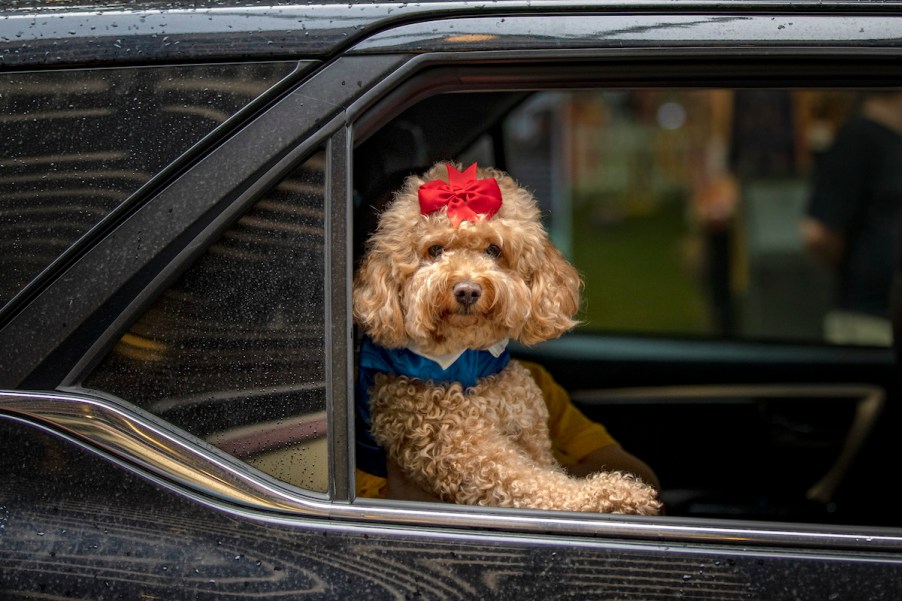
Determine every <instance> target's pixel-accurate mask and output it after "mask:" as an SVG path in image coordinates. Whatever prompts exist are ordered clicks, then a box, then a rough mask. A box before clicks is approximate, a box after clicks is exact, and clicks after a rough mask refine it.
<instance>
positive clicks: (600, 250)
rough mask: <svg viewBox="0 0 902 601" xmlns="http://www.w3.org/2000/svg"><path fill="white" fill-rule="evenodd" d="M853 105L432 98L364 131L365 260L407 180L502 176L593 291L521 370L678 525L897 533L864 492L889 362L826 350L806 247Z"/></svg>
mask: <svg viewBox="0 0 902 601" xmlns="http://www.w3.org/2000/svg"><path fill="white" fill-rule="evenodd" d="M860 95H861V94H860V92H859V91H858V90H854V89H852V90H850V89H762V90H747V89H730V88H701V89H699V88H691V89H690V88H672V87H663V88H662V87H657V88H640V87H635V88H603V89H576V90H536V91H523V90H515V91H501V92H485V91H479V90H476V91H472V92H458V93H449V94H437V95H433V96H429V97H427V98H425V99H422V100H420V101H418V102H416V103H415V104H413V105H410V106H407V107H405V108H403V110H399V111H398V112H397V114H396V115H395V116H393V118H391V119H390V120H388V122H387V123H386V124H385V125H384V126H382V127H380V128H378V129H373V130H372V131H368V130H367V128H366V127H363V128H362V130H363V133H364V135H363V136H362V137H364V139H363V141H362V143H360V144H359V145H358V146H357V148H356V151H355V155H354V177H355V181H354V184H355V203H356V205H355V244H354V246H355V254H357V255H358V256H359V253H360V251H361V250H362V248H363V246H362V245H363V242H364V240H365V238H366V236H367V233H368V232H369V231H370V230H371V229H372V227H373V224H374V216H375V215H376V214H378V212H379V210H380V207H382V206H384V203H385V202H387V200H388V199H389V198H390V193H391V191H392V190H393V189H395V188H397V187H398V186H399V185H400V182H401V181H403V179H404V177H405V176H406V175H409V174H411V173H417V172H422V171H423V170H424V169H425V168H426V167H428V166H430V165H431V164H432V163H433V162H435V161H439V160H447V159H453V160H457V161H459V162H461V163H462V164H463V165H465V166H466V165H468V164H470V163H471V162H474V161H477V162H478V163H479V164H481V165H482V164H486V165H493V166H496V167H499V168H501V169H503V170H505V171H507V172H509V173H510V174H511V175H512V176H513V177H514V178H515V179H517V180H518V181H519V182H520V183H521V184H523V185H525V186H526V187H527V188H529V189H531V190H532V191H533V193H534V194H535V196H536V197H537V200H538V202H539V204H540V206H541V208H542V210H543V214H544V216H545V218H546V225H547V227H548V228H549V230H550V233H551V236H552V238H553V240H554V241H555V242H556V243H557V244H558V246H559V247H561V249H562V250H563V251H564V252H565V254H566V255H567V256H568V257H569V258H570V259H571V260H572V261H573V262H574V263H575V265H576V266H577V268H578V269H579V270H580V271H581V273H582V274H583V277H584V279H585V283H586V288H585V297H586V298H585V301H584V303H585V304H584V308H583V313H582V315H581V319H582V323H581V325H580V326H579V327H577V328H576V330H575V331H574V332H572V333H570V334H567V335H565V336H564V337H562V338H561V339H559V340H556V341H552V342H548V343H544V344H540V345H537V346H536V347H535V348H526V347H522V346H519V347H517V348H516V355H517V356H518V357H520V358H524V359H529V360H532V361H537V362H539V363H541V364H543V365H544V366H545V367H546V368H547V369H548V370H549V371H550V372H551V373H552V375H553V376H554V377H555V378H556V380H557V381H558V382H559V383H560V384H561V385H563V386H564V388H566V389H567V390H568V391H569V392H570V394H571V397H572V399H573V401H574V402H575V403H576V404H577V406H578V407H579V408H580V409H581V410H582V411H583V412H584V413H585V414H586V415H587V416H589V417H590V418H592V419H594V420H596V421H599V422H601V423H603V424H604V425H605V426H606V427H607V428H608V430H609V431H610V432H611V433H612V435H613V436H614V437H615V439H617V440H618V442H620V443H621V444H622V445H623V446H624V448H626V449H627V450H629V451H630V452H632V453H633V454H635V455H637V456H639V457H640V458H642V459H643V460H645V461H646V462H647V463H649V464H650V465H651V466H652V467H653V469H655V471H656V472H657V474H658V477H659V478H660V480H661V483H662V487H663V498H664V501H665V504H666V510H667V514H668V515H669V516H692V517H720V518H737V519H751V520H781V521H784V520H785V521H792V522H822V523H843V524H858V525H865V524H867V525H881V526H888V525H896V524H897V523H898V517H897V516H896V515H895V514H894V513H895V512H893V511H892V510H891V509H890V507H889V503H888V502H887V500H885V499H874V498H873V496H874V495H872V494H870V493H868V492H866V491H867V490H868V488H867V486H868V484H867V483H871V482H879V481H881V480H882V478H883V477H884V470H885V468H883V467H881V466H882V465H885V464H884V460H883V459H882V458H883V457H886V456H887V454H888V453H890V452H891V448H892V447H891V442H890V441H891V437H892V434H891V432H892V431H893V429H894V427H893V425H892V424H894V423H896V421H895V420H896V419H897V410H896V408H895V403H893V402H892V399H891V398H890V397H891V395H892V394H894V390H893V384H892V363H893V358H892V350H891V349H890V348H888V347H887V346H886V345H885V343H883V342H881V341H876V342H873V341H864V342H863V343H860V344H854V345H853V344H848V343H846V344H836V343H834V342H831V341H828V340H827V339H826V338H825V335H824V331H823V325H822V324H823V321H824V319H825V316H826V315H827V313H828V311H829V302H830V294H831V288H830V287H831V284H832V282H831V280H830V277H831V276H830V274H829V273H828V272H827V271H826V270H825V269H824V268H822V267H821V266H820V265H817V264H815V263H814V261H813V260H812V259H811V257H810V256H808V255H807V253H806V251H805V249H804V248H803V245H802V241H801V239H800V235H799V222H800V220H801V218H802V217H803V215H804V212H805V205H806V202H807V200H808V199H807V196H808V194H809V190H810V185H809V181H810V177H811V173H812V170H813V169H814V167H815V166H814V164H815V162H816V161H817V159H818V156H819V154H820V153H822V152H823V151H824V150H825V149H826V148H827V147H828V146H829V143H830V140H831V139H832V136H833V135H835V132H836V130H837V128H838V127H839V126H840V125H841V124H842V122H843V121H844V120H845V119H847V118H848V117H849V116H850V115H851V114H852V113H853V111H854V110H855V107H856V103H857V102H858V100H859V98H860ZM718 203H720V204H721V205H722V206H717V204H718Z"/></svg>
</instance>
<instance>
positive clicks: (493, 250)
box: [485, 244, 501, 259]
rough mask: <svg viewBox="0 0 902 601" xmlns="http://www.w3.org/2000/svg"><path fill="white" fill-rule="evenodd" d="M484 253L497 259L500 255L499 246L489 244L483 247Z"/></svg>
mask: <svg viewBox="0 0 902 601" xmlns="http://www.w3.org/2000/svg"><path fill="white" fill-rule="evenodd" d="M485 254H487V255H488V256H490V257H492V258H493V259H497V258H498V257H500V256H501V247H500V246H498V245H497V244H489V245H488V246H487V247H486V249H485Z"/></svg>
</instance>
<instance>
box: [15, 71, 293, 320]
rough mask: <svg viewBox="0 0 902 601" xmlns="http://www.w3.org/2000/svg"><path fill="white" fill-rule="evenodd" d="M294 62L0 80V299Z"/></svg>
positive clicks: (39, 74)
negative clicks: (0, 150) (1, 147)
mask: <svg viewBox="0 0 902 601" xmlns="http://www.w3.org/2000/svg"><path fill="white" fill-rule="evenodd" d="M294 66H295V63H281V62H280V63H265V64H251V65H208V66H204V65H201V66H178V67H152V68H151V67H145V68H131V69H98V70H70V71H54V72H52V73H51V72H34V73H6V74H3V75H2V76H0V107H2V108H0V137H2V139H3V152H2V154H0V249H2V252H0V272H2V273H3V275H4V277H3V278H2V279H0V305H3V304H5V303H6V302H7V301H9V300H10V298H12V296H13V295H14V294H16V293H17V292H18V291H19V290H20V289H21V288H22V287H23V286H25V285H26V284H27V283H28V282H29V281H30V280H31V279H32V278H33V277H35V276H36V275H37V274H38V273H39V272H40V271H41V270H42V269H44V268H45V267H47V266H48V265H49V264H50V263H51V262H52V261H53V260H54V259H55V258H56V257H57V256H59V254H60V253H61V252H62V251H63V250H65V249H66V248H67V247H68V246H69V245H70V244H72V242H74V241H75V240H76V239H78V238H79V237H80V236H81V235H82V234H84V233H85V232H86V231H88V229H90V227H91V226H93V225H94V224H96V223H97V222H98V221H100V220H101V219H102V218H103V217H104V216H105V215H106V214H107V213H109V212H110V211H111V210H113V209H114V208H115V207H116V206H118V205H119V204H120V203H121V202H122V201H123V200H125V199H126V198H127V197H128V196H129V195H130V194H132V193H133V192H135V191H136V190H138V188H140V187H141V185H142V184H144V183H145V182H146V181H147V180H148V179H149V178H150V177H152V176H153V175H154V174H155V173H157V172H158V171H160V170H161V169H162V168H163V167H165V166H166V165H167V164H169V163H171V162H172V161H173V160H175V159H176V158H177V157H178V156H179V155H180V154H181V153H183V152H184V151H185V150H187V149H188V148H189V147H190V146H191V145H192V144H194V143H196V142H198V141H199V140H200V139H201V138H202V137H203V136H204V135H206V134H208V133H209V132H211V131H212V130H213V129H214V128H215V127H216V126H218V125H219V124H221V123H222V122H223V121H225V120H226V119H227V118H229V117H230V116H231V115H233V114H234V113H235V112H237V111H238V110H239V109H241V108H242V107H244V106H245V105H247V104H248V103H249V102H250V101H252V100H253V99H254V98H256V97H257V96H259V95H260V94H261V93H263V92H264V91H265V90H266V89H267V88H269V87H270V86H272V85H273V84H274V83H276V82H277V81H278V80H279V79H281V78H282V77H284V76H285V75H286V74H287V73H289V72H290V71H291V70H292V68H293V67H294Z"/></svg>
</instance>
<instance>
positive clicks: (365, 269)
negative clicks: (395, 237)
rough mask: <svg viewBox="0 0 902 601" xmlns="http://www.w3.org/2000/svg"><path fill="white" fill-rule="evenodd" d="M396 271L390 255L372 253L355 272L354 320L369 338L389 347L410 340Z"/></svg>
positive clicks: (397, 345) (400, 344)
mask: <svg viewBox="0 0 902 601" xmlns="http://www.w3.org/2000/svg"><path fill="white" fill-rule="evenodd" d="M396 272H397V266H393V265H392V263H391V261H390V255H389V254H386V253H369V254H367V255H366V257H365V258H364V260H363V263H362V264H361V265H360V268H359V269H358V270H357V273H356V274H355V275H354V291H353V298H352V305H353V311H354V320H355V321H356V322H357V324H358V325H359V326H360V327H361V328H362V329H363V331H364V332H365V333H366V334H367V335H368V336H369V337H370V338H372V339H373V340H374V341H375V342H377V343H378V344H380V345H382V346H385V347H387V348H396V347H400V346H404V345H405V344H406V343H407V336H406V334H405V331H404V314H403V313H402V311H401V288H400V283H399V281H398V277H397V273H396Z"/></svg>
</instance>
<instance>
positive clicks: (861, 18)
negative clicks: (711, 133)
mask: <svg viewBox="0 0 902 601" xmlns="http://www.w3.org/2000/svg"><path fill="white" fill-rule="evenodd" d="M713 12H714V14H711V13H708V14H697V13H696V14H693V13H682V14H679V13H673V12H672V13H650V14H649V13H640V14H624V13H603V14H599V13H596V14H589V15H567V14H558V15H541V16H530V15H515V16H511V15H497V16H487V17H458V18H456V19H453V20H447V21H444V22H443V23H442V27H440V28H437V27H435V24H434V23H432V22H419V23H411V24H406V25H399V26H396V27H394V28H391V29H387V30H385V31H382V32H379V33H377V34H375V35H372V36H370V37H369V38H367V39H365V40H363V41H362V42H360V43H358V44H357V45H356V46H354V47H353V48H352V49H351V50H350V51H349V52H348V54H381V53H383V52H413V53H424V52H442V51H454V52H461V51H486V50H499V49H504V50H511V49H515V50H516V49H524V50H525V49H529V50H542V49H545V50H551V49H555V50H563V49H576V48H594V49H598V48H650V47H661V46H666V47H670V48H674V47H687V48H692V47H706V48H708V49H709V51H716V50H717V49H720V48H729V47H736V46H743V45H748V44H754V45H755V46H756V47H758V48H768V49H770V48H810V47H814V46H830V47H832V48H834V49H839V48H842V49H844V51H846V52H847V51H848V50H849V49H850V48H854V49H856V51H860V50H863V49H869V48H887V47H891V48H892V47H895V48H898V47H899V46H900V45H902V23H900V22H899V20H898V19H887V18H886V17H885V16H883V15H853V16H849V15H843V14H811V13H807V14H791V13H789V14H787V13H777V14H774V13H772V14H741V13H739V14H737V13H735V12H732V11H729V10H720V11H713Z"/></svg>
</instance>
